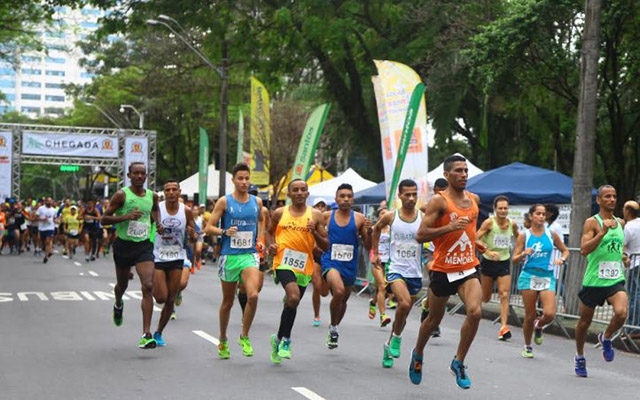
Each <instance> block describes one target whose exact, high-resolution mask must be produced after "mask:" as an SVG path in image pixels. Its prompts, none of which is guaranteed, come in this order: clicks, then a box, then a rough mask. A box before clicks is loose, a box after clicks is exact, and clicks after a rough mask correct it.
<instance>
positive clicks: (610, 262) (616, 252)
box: [582, 214, 625, 287]
mask: <svg viewBox="0 0 640 400" xmlns="http://www.w3.org/2000/svg"><path fill="white" fill-rule="evenodd" d="M594 218H595V219H596V221H598V224H599V225H600V227H601V228H602V226H603V221H602V217H600V215H599V214H596V215H594ZM617 222H618V224H617V225H616V227H615V228H610V229H609V231H607V234H606V235H604V237H603V238H602V240H600V243H599V244H598V247H596V248H595V250H593V251H592V252H591V253H589V255H587V269H586V271H585V273H584V279H583V280H582V286H592V287H608V286H613V285H615V284H616V283H618V282H623V281H624V280H625V278H624V268H623V265H622V247H623V244H624V230H623V229H622V225H620V221H617Z"/></svg>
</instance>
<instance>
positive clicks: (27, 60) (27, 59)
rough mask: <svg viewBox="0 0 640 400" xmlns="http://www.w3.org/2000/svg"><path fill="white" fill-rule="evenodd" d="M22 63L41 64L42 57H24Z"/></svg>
mask: <svg viewBox="0 0 640 400" xmlns="http://www.w3.org/2000/svg"><path fill="white" fill-rule="evenodd" d="M22 61H23V62H25V63H39V62H40V57H30V56H24V57H22Z"/></svg>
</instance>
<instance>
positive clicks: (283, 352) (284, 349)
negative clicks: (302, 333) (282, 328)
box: [278, 338, 291, 359]
mask: <svg viewBox="0 0 640 400" xmlns="http://www.w3.org/2000/svg"><path fill="white" fill-rule="evenodd" d="M278 357H280V358H287V359H290V358H291V339H289V338H282V340H281V341H280V345H279V346H278Z"/></svg>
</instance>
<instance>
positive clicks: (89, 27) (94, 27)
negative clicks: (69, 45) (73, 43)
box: [80, 21, 98, 29]
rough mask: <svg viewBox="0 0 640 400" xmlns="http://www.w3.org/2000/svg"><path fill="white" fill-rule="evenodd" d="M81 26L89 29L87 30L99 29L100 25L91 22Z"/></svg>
mask: <svg viewBox="0 0 640 400" xmlns="http://www.w3.org/2000/svg"><path fill="white" fill-rule="evenodd" d="M80 26H81V27H83V28H87V29H97V28H98V23H97V22H89V21H83V22H81V23H80Z"/></svg>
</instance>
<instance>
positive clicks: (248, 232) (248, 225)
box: [220, 194, 260, 255]
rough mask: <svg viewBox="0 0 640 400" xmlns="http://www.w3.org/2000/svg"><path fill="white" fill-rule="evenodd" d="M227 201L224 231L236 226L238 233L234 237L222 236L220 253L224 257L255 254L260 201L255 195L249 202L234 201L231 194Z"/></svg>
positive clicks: (223, 224)
mask: <svg viewBox="0 0 640 400" xmlns="http://www.w3.org/2000/svg"><path fill="white" fill-rule="evenodd" d="M226 199H227V208H226V209H225V211H224V214H223V215H222V224H221V226H222V229H229V228H231V227H232V226H236V227H238V232H236V234H235V235H233V236H226V235H223V236H222V247H221V251H220V253H221V254H223V255H232V254H248V253H255V252H256V237H257V236H258V216H259V215H260V214H259V213H260V209H259V208H258V201H257V200H256V198H255V196H253V195H249V200H247V202H245V203H241V202H239V201H238V200H236V199H234V198H233V195H231V194H228V195H227V196H226Z"/></svg>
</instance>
